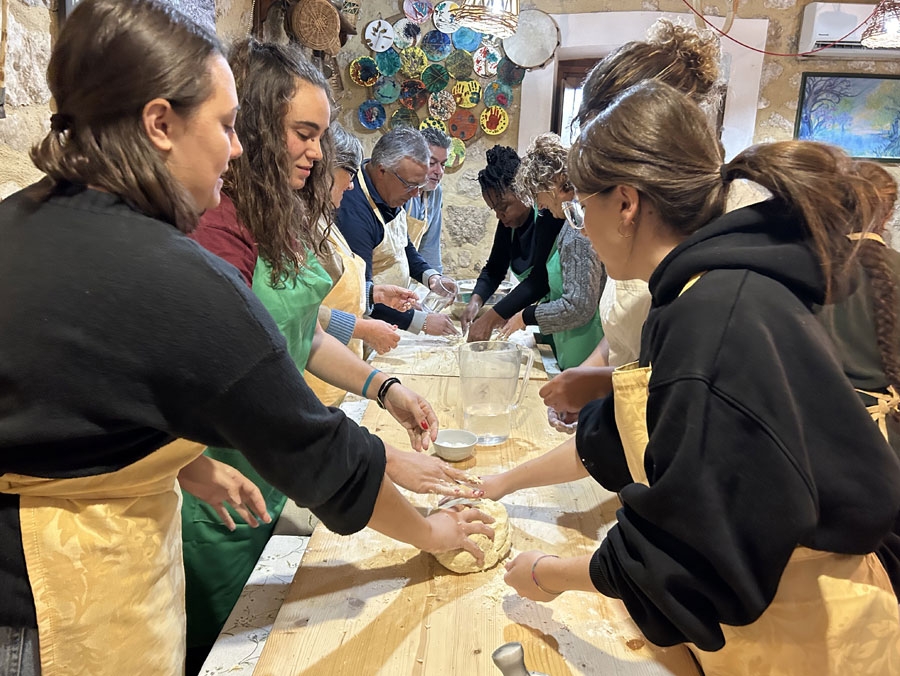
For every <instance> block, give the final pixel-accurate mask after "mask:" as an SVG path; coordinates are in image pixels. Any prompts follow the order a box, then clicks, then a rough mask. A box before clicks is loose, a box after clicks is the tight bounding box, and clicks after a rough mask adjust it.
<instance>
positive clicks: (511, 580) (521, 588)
mask: <svg viewBox="0 0 900 676" xmlns="http://www.w3.org/2000/svg"><path fill="white" fill-rule="evenodd" d="M541 556H544V552H541V551H538V550H537V549H532V550H531V551H529V552H524V553H522V554H519V555H518V556H517V557H516V558H514V559H513V560H512V561H508V562H507V563H506V575H504V576H503V581H504V582H506V584H508V585H509V586H510V587H512V588H513V589H515V590H516V593H517V594H518V595H519V596H523V597H525V598H526V599H531V600H532V601H552V600H553V599H555V598H556V597H557V596H559V594H548V593H547V592H544V591H541V590H540V589H538V587H537V585H536V584H535V583H534V580H533V579H532V577H531V568H532V566H533V565H534V562H535V561H537V559H538V558H539V557H541ZM539 572H540V571H539V570H538V571H535V574H536V575H537V574H538V573H539ZM538 579H540V578H538Z"/></svg>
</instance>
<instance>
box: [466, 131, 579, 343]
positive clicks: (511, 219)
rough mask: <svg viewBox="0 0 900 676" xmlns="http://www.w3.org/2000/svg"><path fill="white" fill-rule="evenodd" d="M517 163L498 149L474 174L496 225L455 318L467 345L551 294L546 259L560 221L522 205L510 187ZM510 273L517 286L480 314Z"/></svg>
mask: <svg viewBox="0 0 900 676" xmlns="http://www.w3.org/2000/svg"><path fill="white" fill-rule="evenodd" d="M519 164H521V159H520V158H519V156H518V154H517V153H516V151H515V150H513V149H512V148H509V147H507V146H499V145H498V146H494V147H493V148H491V149H490V150H488V151H487V166H486V167H485V168H484V169H482V170H481V171H479V172H478V183H479V184H480V185H481V197H482V199H484V202H485V204H487V205H488V206H489V207H490V208H491V210H493V212H494V214H495V215H496V216H497V220H498V221H499V222H498V223H497V229H496V231H495V232H494V244H493V246H491V253H490V255H489V256H488V260H487V262H486V263H485V264H484V267H483V268H482V269H481V274H480V275H478V281H477V282H476V283H475V289H474V290H473V291H472V298H471V299H470V300H469V304H468V305H467V306H466V309H465V311H464V312H463V315H462V317H460V324H461V325H462V330H463V332H465V331H466V330H467V329H468V331H469V336H468V340H469V342H472V341H476V340H488V339H489V338H490V337H491V332H492V331H493V330H494V329H499V328H500V327H502V326H503V325H504V324H505V323H506V321H507V320H509V318H510V317H512V316H513V315H514V314H516V313H517V312H519V311H520V310H523V309H524V308H526V307H528V306H529V305H531V304H533V303H537V302H538V301H539V300H541V298H543V297H544V296H546V295H547V293H548V292H549V291H550V284H549V282H548V280H547V259H548V258H549V257H550V252H551V251H552V250H553V243H554V242H555V241H556V237H557V235H559V231H560V228H562V226H563V223H565V220H564V219H559V218H555V217H554V216H553V214H551V213H550V212H549V211H540V212H539V211H538V210H537V208H533V207H530V206H528V205H527V204H525V201H523V199H522V197H521V196H519V194H518V193H517V192H516V188H515V180H516V171H518V169H519ZM510 270H512V273H513V274H514V275H515V276H516V277H517V278H518V280H519V284H518V285H517V286H516V287H515V288H513V290H512V291H510V292H509V294H508V295H507V296H506V297H505V298H503V299H502V300H501V301H500V302H499V303H497V304H496V305H494V306H493V307H489V308H488V309H487V310H485V311H484V313H483V314H480V315H479V313H480V312H481V310H482V308H483V306H484V302H485V301H486V300H487V299H488V298H490V297H491V295H492V294H493V293H494V292H495V291H496V290H497V287H498V286H500V282H502V281H503V280H504V278H505V277H506V274H507V272H509V271H510ZM476 317H477V319H476Z"/></svg>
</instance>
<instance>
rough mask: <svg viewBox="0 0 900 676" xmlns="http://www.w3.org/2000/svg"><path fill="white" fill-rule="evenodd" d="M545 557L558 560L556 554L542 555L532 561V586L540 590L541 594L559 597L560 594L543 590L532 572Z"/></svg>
mask: <svg viewBox="0 0 900 676" xmlns="http://www.w3.org/2000/svg"><path fill="white" fill-rule="evenodd" d="M547 557H551V558H554V559H558V558H559V557H558V556H557V555H556V554H544V555H543V556H539V557H537V558H536V559H535V560H534V563H532V564H531V581H532V582H534V586H535V587H537V588H538V589H540V590H541V591H542V592H544V593H545V594H550V595H551V596H559V595H560V594H562V592H554V591H550V590H549V589H544V588H543V587H542V586H541V583H540V582H538V579H537V575H536V574H535V572H534V571H535V568H537V565H538V562H540V561H541V560H542V559H546V558H547Z"/></svg>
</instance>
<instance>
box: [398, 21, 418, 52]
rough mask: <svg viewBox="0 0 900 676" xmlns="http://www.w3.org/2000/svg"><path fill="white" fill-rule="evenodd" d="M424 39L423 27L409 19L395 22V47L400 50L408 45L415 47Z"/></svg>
mask: <svg viewBox="0 0 900 676" xmlns="http://www.w3.org/2000/svg"><path fill="white" fill-rule="evenodd" d="M421 39H422V27H421V26H420V25H419V24H417V23H413V22H412V21H410V20H409V19H400V20H399V21H395V22H394V49H396V50H397V51H398V52H399V51H401V50H403V49H406V48H407V47H415V46H416V45H418V44H419V40H421Z"/></svg>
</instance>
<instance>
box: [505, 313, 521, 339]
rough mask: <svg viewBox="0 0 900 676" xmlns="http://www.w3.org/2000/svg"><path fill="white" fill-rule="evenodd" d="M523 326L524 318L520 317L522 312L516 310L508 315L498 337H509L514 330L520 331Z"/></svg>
mask: <svg viewBox="0 0 900 676" xmlns="http://www.w3.org/2000/svg"><path fill="white" fill-rule="evenodd" d="M524 328H525V320H524V319H523V318H522V313H521V312H517V313H516V314H514V315H513V316H512V317H510V318H509V319H508V320H507V322H506V324H504V325H503V328H501V329H500V337H501V338H503V339H506V338H509V337H510V336H511V335H512V334H514V333H515V332H516V331H521V330H522V329H524Z"/></svg>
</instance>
